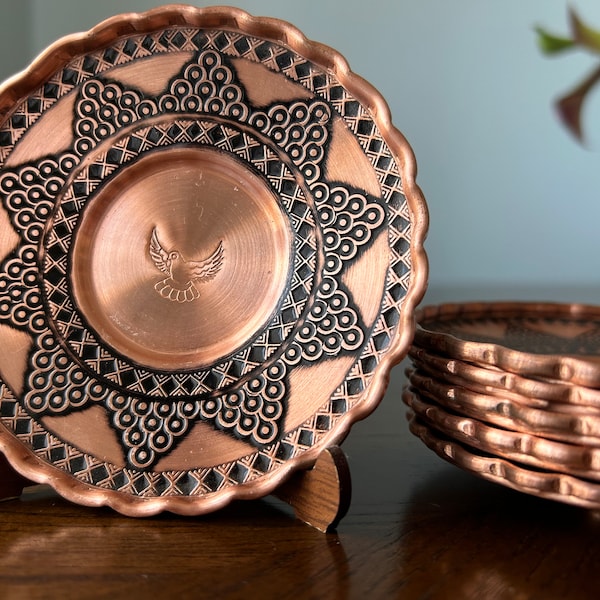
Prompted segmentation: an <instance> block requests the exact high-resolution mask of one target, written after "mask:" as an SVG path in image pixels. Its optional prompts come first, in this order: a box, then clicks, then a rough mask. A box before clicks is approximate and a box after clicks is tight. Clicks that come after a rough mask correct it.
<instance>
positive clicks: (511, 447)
mask: <svg viewBox="0 0 600 600" xmlns="http://www.w3.org/2000/svg"><path fill="white" fill-rule="evenodd" d="M402 399H403V400H404V402H405V404H407V405H408V406H409V407H410V408H411V409H412V410H413V412H414V413H415V414H416V415H417V416H418V417H419V418H420V419H421V420H422V421H423V422H424V423H426V424H427V425H428V426H429V427H433V428H434V429H435V430H437V431H439V432H440V433H442V434H444V435H445V436H448V437H449V438H451V439H454V440H456V441H458V442H461V443H462V444H466V445H467V446H470V447H471V448H475V449H477V450H480V451H482V452H486V453H488V454H490V455H496V456H499V457H502V458H507V459H509V460H511V461H514V462H517V463H523V464H526V465H531V466H534V467H537V468H540V469H546V470H549V471H556V472H559V473H569V474H571V475H575V476H577V477H584V478H586V479H593V480H600V448H592V447H588V446H586V445H583V444H565V443H561V442H556V441H553V440H548V439H545V438H543V437H539V436H537V435H534V434H532V433H520V432H515V431H510V430H506V429H501V428H499V427H494V426H492V425H489V424H486V423H484V422H482V421H479V420H478V419H473V418H468V417H463V416H461V415H457V414H452V413H450V412H448V411H446V410H444V408H443V407H442V406H439V405H437V404H435V403H433V402H431V401H429V400H427V399H426V398H424V397H422V396H420V395H419V394H418V393H416V392H414V391H411V390H410V389H405V390H404V393H403V395H402Z"/></svg>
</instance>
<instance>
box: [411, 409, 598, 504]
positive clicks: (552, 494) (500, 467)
mask: <svg viewBox="0 0 600 600" xmlns="http://www.w3.org/2000/svg"><path fill="white" fill-rule="evenodd" d="M409 425H410V430H411V432H412V433H413V434H414V435H416V436H418V437H419V438H421V440H422V441H423V443H424V444H425V445H426V446H428V447H429V448H430V449H431V450H433V451H434V452H435V453H436V454H437V455H438V456H440V457H441V458H444V459H445V460H447V461H448V462H450V463H452V464H454V465H456V466H458V467H460V468H461V469H463V470H465V471H469V472H470V473H473V474H475V475H477V476H478V477H482V478H483V479H487V480H489V481H493V482H495V483H499V484H501V485H504V486H506V487H509V488H512V489H514V490H518V491H520V492H524V493H526V494H530V495H533V496H539V497H541V498H547V499H550V500H558V501H560V502H564V503H566V504H574V505H577V506H583V507H585V508H591V509H598V508H600V484H598V483H595V482H592V481H586V480H584V479H580V478H578V477H574V476H572V475H567V474H564V473H554V472H550V471H544V470H536V469H534V468H533V467H525V466H523V465H519V464H516V463H513V462H512V461H509V460H507V459H505V458H500V457H497V456H493V455H488V454H484V453H480V452H477V450H471V449H468V448H465V447H464V446H463V445H462V444H460V443H458V442H456V441H453V440H450V439H448V438H446V437H445V436H443V435H442V434H439V433H436V432H435V431H434V430H433V429H431V428H430V427H427V426H426V425H424V424H423V423H422V422H421V421H419V419H418V418H416V417H415V416H414V415H413V416H411V417H410V423H409Z"/></svg>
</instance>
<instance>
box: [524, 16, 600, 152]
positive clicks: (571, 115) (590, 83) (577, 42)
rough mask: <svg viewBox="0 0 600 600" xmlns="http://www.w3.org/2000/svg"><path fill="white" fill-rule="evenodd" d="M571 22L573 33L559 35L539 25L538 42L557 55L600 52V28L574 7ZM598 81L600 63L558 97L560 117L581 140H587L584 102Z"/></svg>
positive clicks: (545, 50) (537, 28)
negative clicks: (582, 116) (583, 121)
mask: <svg viewBox="0 0 600 600" xmlns="http://www.w3.org/2000/svg"><path fill="white" fill-rule="evenodd" d="M569 24H570V29H571V37H560V36H556V35H553V34H551V33H548V32H547V31H546V30H545V29H543V28H542V27H536V32H537V35H538V38H537V39H538V44H539V47H540V49H541V50H542V52H544V54H547V55H551V56H554V55H557V54H561V53H563V52H567V51H571V50H576V49H582V50H587V51H589V52H592V53H593V54H597V55H600V30H597V29H592V27H590V26H589V25H587V24H585V23H584V22H583V21H582V20H581V19H580V18H579V16H578V15H577V13H576V12H575V11H574V10H573V9H572V8H570V9H569ZM598 82H600V65H598V67H596V69H594V70H593V71H592V72H591V73H590V74H589V75H588V76H587V77H585V79H583V80H582V81H581V82H580V83H579V85H577V86H576V87H575V88H573V89H572V90H571V91H570V92H568V93H566V94H565V95H563V96H561V97H560V98H559V99H558V100H557V101H556V108H557V110H558V114H559V115H560V118H561V119H562V121H563V123H564V124H565V126H566V127H567V128H568V129H569V131H570V132H571V133H572V134H573V135H574V136H575V137H576V138H577V140H578V141H579V142H580V143H581V142H583V129H582V125H581V113H582V108H583V103H584V100H585V99H586V98H587V97H588V94H589V92H590V90H591V89H592V88H593V87H594V86H595V85H596V84H597V83H598Z"/></svg>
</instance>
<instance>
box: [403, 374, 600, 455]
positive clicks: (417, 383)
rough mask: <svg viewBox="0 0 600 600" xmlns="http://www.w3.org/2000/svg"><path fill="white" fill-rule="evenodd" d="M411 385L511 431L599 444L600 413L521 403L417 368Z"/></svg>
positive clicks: (454, 408)
mask: <svg viewBox="0 0 600 600" xmlns="http://www.w3.org/2000/svg"><path fill="white" fill-rule="evenodd" d="M409 381H410V383H411V385H412V387H413V388H414V389H415V390H417V391H418V392H419V393H420V394H423V395H425V396H426V397H428V398H431V399H432V400H434V401H435V402H437V403H438V404H441V405H442V406H444V407H446V408H449V409H450V410H452V411H453V412H456V413H458V414H461V415H465V416H468V417H473V418H475V419H479V420H481V421H484V422H486V423H490V424H492V425H499V426H500V427H504V428H506V429H510V430H512V431H520V432H523V433H535V434H536V435H539V436H543V437H547V438H549V439H554V440H558V441H563V442H569V443H574V444H585V445H588V446H600V416H598V415H590V414H585V413H584V414H581V413H576V414H570V413H565V412H556V411H552V410H549V409H547V408H546V407H544V406H543V405H536V401H535V400H534V399H532V400H531V401H530V403H529V404H528V405H527V404H521V403H520V402H516V401H515V400H514V399H512V398H501V397H498V396H491V395H488V394H480V393H476V392H473V391H471V390H469V389H467V388H464V387H462V386H457V385H449V384H447V383H444V382H443V381H439V380H437V379H435V378H433V377H429V376H427V375H424V374H422V373H419V372H418V371H414V372H412V373H411V374H410V377H409Z"/></svg>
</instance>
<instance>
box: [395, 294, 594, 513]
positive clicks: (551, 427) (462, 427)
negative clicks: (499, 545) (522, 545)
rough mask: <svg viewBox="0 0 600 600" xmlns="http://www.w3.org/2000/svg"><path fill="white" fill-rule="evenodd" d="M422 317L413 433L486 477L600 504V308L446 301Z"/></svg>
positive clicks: (407, 394)
mask: <svg viewBox="0 0 600 600" xmlns="http://www.w3.org/2000/svg"><path fill="white" fill-rule="evenodd" d="M417 321H418V326H417V331H416V334H415V339H414V343H413V347H412V348H411V351H410V358H411V361H412V366H411V367H409V368H408V369H407V375H408V379H409V383H408V385H407V386H406V388H405V390H404V393H403V400H404V402H405V403H406V404H407V405H408V406H409V414H408V418H409V422H410V429H411V431H412V432H413V433H414V434H415V435H417V436H418V437H420V438H421V440H422V441H423V442H424V443H425V444H426V445H427V446H428V447H429V448H431V449H432V450H434V451H435V452H436V453H437V454H439V455H440V456H442V457H443V458H445V459H446V460H448V461H450V462H451V463H454V464H455V465H457V466H459V467H461V468H463V469H465V470H467V471H470V472H473V473H475V474H477V475H479V476H481V477H484V478H486V479H489V480H492V481H495V482H497V483H500V484H503V485H506V486H509V487H512V488H514V489H517V490H520V491H522V492H526V493H529V494H534V495H537V496H542V497H546V498H552V499H555V500H560V501H563V502H567V503H570V504H577V505H581V506H586V507H589V508H595V509H597V508H600V307H592V306H583V305H565V304H547V303H543V304H540V303H514V302H510V303H508V302H503V303H469V304H444V305H439V306H429V307H426V308H423V309H421V310H420V311H419V312H418V313H417Z"/></svg>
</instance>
